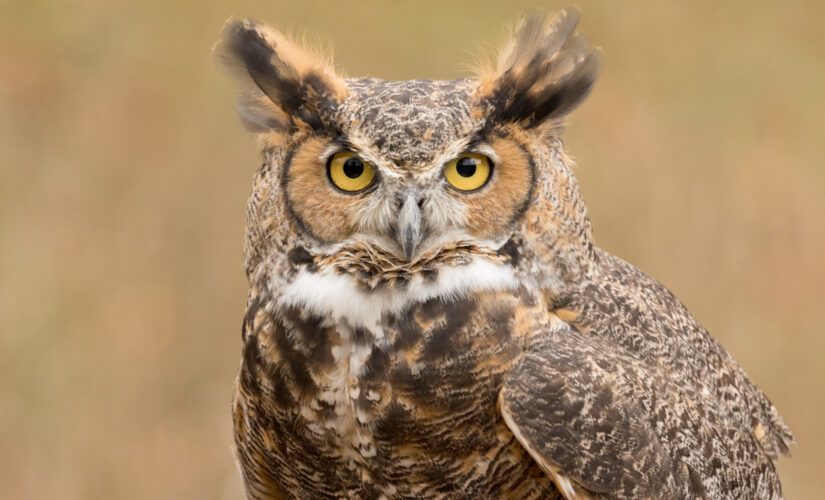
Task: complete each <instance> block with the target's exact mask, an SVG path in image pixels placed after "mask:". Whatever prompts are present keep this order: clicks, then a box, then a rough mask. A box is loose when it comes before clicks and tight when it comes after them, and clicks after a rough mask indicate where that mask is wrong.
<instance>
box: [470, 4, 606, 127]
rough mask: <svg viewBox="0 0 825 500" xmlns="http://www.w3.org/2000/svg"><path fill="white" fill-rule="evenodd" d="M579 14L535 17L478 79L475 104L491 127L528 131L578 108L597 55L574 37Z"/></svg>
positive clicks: (589, 84)
mask: <svg viewBox="0 0 825 500" xmlns="http://www.w3.org/2000/svg"><path fill="white" fill-rule="evenodd" d="M578 21H579V12H578V10H576V9H574V8H568V9H565V10H563V11H561V12H559V13H558V14H556V15H555V16H548V15H546V14H544V13H535V14H532V15H530V16H528V17H527V18H525V19H524V20H523V21H522V22H521V23H520V24H519V25H518V27H517V29H516V31H515V34H514V35H513V38H512V40H511V41H510V43H509V44H507V45H506V46H505V47H504V48H503V49H502V50H501V52H500V53H499V55H498V59H497V61H496V63H495V65H493V66H491V67H490V68H488V69H486V70H483V71H480V72H479V73H480V74H479V83H480V86H479V91H478V96H479V104H480V105H481V106H482V107H483V109H484V111H485V112H486V113H487V114H488V122H491V123H506V122H511V123H518V124H519V125H521V126H523V127H524V128H533V127H537V126H539V125H541V124H542V123H545V122H548V121H549V122H554V123H555V122H558V121H559V120H561V119H562V118H563V117H564V115H566V114H567V113H569V112H570V111H572V110H573V108H575V107H576V106H578V105H579V104H580V103H581V102H582V100H584V98H585V97H587V94H588V93H589V92H590V90H591V89H592V87H593V84H594V83H595V81H596V78H597V77H598V75H599V69H600V64H599V53H598V51H597V50H594V49H592V48H590V47H589V46H588V44H587V40H585V38H584V37H583V36H581V35H579V34H577V33H574V32H573V31H574V30H575V28H576V25H577V24H578Z"/></svg>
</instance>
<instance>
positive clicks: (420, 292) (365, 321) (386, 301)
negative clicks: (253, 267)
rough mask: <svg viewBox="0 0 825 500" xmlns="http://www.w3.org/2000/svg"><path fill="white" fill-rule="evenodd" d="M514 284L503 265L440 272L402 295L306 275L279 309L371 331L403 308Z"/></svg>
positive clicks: (327, 273)
mask: <svg viewBox="0 0 825 500" xmlns="http://www.w3.org/2000/svg"><path fill="white" fill-rule="evenodd" d="M518 284H519V281H518V279H517V278H516V275H515V274H514V273H513V271H512V269H511V268H510V267H509V266H507V265H504V264H498V263H494V262H491V261H489V260H486V259H483V258H477V259H475V260H474V261H473V262H471V263H469V264H464V265H459V266H454V267H447V268H444V269H441V270H440V271H439V273H438V278H437V279H436V280H434V281H432V280H425V279H424V278H423V277H415V278H413V279H412V280H411V281H410V282H409V283H408V285H407V286H406V287H405V288H403V289H397V290H396V289H391V290H375V291H371V292H367V291H365V290H363V289H362V288H361V287H360V286H359V284H358V282H357V281H356V280H355V279H354V278H353V277H350V276H347V275H342V274H338V273H336V272H335V271H334V270H324V271H322V272H320V273H310V272H307V271H306V270H301V271H300V272H299V273H298V275H297V276H296V277H295V279H294V280H293V281H292V282H291V283H290V284H289V285H287V286H286V288H285V289H282V291H281V294H280V299H279V300H280V302H281V303H282V304H283V305H285V306H292V307H304V308H308V309H309V310H311V311H312V312H314V313H315V314H319V315H323V316H331V317H332V318H334V319H336V320H339V319H346V320H347V321H348V322H349V323H350V325H352V326H363V327H366V328H374V327H376V326H377V325H378V322H379V320H380V319H381V317H382V316H383V315H384V314H386V313H398V312H400V311H402V310H404V309H405V308H406V307H408V306H410V305H412V304H415V303H420V302H424V301H426V300H429V299H433V298H446V299H453V298H458V297H461V296H464V295H466V294H468V293H471V292H475V291H484V290H514V289H515V288H517V287H518Z"/></svg>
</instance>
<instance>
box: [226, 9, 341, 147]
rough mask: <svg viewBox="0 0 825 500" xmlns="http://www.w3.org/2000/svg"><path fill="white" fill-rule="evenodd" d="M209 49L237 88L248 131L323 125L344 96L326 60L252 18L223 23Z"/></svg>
mask: <svg viewBox="0 0 825 500" xmlns="http://www.w3.org/2000/svg"><path fill="white" fill-rule="evenodd" d="M214 53H215V56H216V57H217V59H218V60H219V61H220V62H221V63H222V64H223V66H224V67H225V68H226V69H227V70H228V71H229V73H230V74H232V76H234V77H235V78H236V79H237V80H238V81H239V82H240V84H241V86H242V91H241V94H240V95H239V97H238V101H237V105H238V111H239V112H240V115H241V119H242V121H243V122H244V124H245V125H246V126H247V128H248V129H250V130H251V131H253V132H267V131H272V130H274V131H278V132H288V131H290V130H293V129H296V128H298V129H300V128H311V129H316V130H317V129H320V128H322V127H325V126H328V125H329V117H330V115H331V112H332V111H334V109H335V107H336V106H337V105H338V104H339V103H340V102H342V101H343V100H344V99H345V98H346V96H347V94H348V89H347V86H346V83H345V82H344V80H343V78H340V77H339V76H337V75H336V74H335V72H334V71H333V70H332V68H331V65H330V64H328V63H326V62H325V61H323V60H322V59H321V58H319V57H317V56H314V55H313V54H311V53H310V52H309V51H308V50H306V49H303V48H301V47H299V46H298V45H297V44H295V43H293V42H292V41H291V40H289V39H288V38H287V37H286V36H284V35H283V34H282V33H280V32H279V31H277V30H274V29H272V28H270V27H269V26H266V25H264V24H261V23H259V22H257V21H254V20H251V19H230V20H229V21H227V22H226V25H225V26H224V28H223V31H222V36H221V40H220V41H218V43H217V44H216V45H215V48H214Z"/></svg>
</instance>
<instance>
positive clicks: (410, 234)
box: [396, 191, 424, 262]
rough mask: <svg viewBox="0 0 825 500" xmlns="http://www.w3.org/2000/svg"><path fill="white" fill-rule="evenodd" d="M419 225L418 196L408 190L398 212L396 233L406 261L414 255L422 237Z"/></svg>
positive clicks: (422, 233) (419, 208)
mask: <svg viewBox="0 0 825 500" xmlns="http://www.w3.org/2000/svg"><path fill="white" fill-rule="evenodd" d="M421 226H422V225H421V207H420V206H419V200H418V196H416V193H415V192H414V191H409V192H407V193H405V194H404V198H403V200H402V204H401V211H400V212H399V213H398V233H397V235H396V237H397V239H398V243H400V244H401V248H402V249H403V250H404V256H405V257H406V258H407V261H408V262H409V261H410V260H411V259H412V256H413V255H415V249H416V248H417V247H418V244H419V243H421V240H422V239H423V235H424V232H423V230H422V227H421Z"/></svg>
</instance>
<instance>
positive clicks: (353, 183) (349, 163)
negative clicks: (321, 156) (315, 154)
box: [327, 151, 375, 193]
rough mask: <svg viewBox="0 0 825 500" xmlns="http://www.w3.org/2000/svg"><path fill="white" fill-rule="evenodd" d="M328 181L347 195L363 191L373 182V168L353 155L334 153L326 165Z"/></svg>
mask: <svg viewBox="0 0 825 500" xmlns="http://www.w3.org/2000/svg"><path fill="white" fill-rule="evenodd" d="M327 173H328V175H329V180H330V181H332V183H333V184H334V185H335V187H337V188H338V189H340V190H341V191H346V192H347V193H356V192H358V191H363V190H364V189H366V188H367V187H369V186H370V185H371V184H372V181H373V180H375V168H374V167H373V166H372V165H371V164H369V163H368V162H366V161H364V160H362V159H361V158H359V157H358V155H356V154H355V153H351V152H349V151H343V152H341V153H335V154H334V155H332V158H330V159H329V163H328V165H327Z"/></svg>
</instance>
